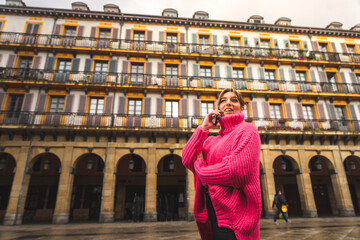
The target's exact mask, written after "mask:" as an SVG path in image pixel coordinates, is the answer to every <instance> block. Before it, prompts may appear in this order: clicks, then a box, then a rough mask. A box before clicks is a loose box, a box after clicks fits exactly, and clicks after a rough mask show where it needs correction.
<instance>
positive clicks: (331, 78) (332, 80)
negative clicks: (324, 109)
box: [326, 72, 339, 92]
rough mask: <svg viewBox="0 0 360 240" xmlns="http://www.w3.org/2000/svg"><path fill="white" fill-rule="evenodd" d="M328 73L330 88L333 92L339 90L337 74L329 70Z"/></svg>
mask: <svg viewBox="0 0 360 240" xmlns="http://www.w3.org/2000/svg"><path fill="white" fill-rule="evenodd" d="M326 75H327V79H328V81H329V84H330V90H331V91H332V92H338V91H339V90H338V87H337V83H336V74H335V73H329V72H327V73H326Z"/></svg>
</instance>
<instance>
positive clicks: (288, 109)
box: [284, 102, 292, 120]
mask: <svg viewBox="0 0 360 240" xmlns="http://www.w3.org/2000/svg"><path fill="white" fill-rule="evenodd" d="M284 107H285V114H286V118H287V119H288V120H289V119H292V113H291V103H289V102H286V103H284Z"/></svg>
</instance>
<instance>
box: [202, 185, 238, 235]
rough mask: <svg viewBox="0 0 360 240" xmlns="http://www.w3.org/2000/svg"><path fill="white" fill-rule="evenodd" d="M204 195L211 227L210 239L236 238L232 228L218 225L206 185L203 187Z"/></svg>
mask: <svg viewBox="0 0 360 240" xmlns="http://www.w3.org/2000/svg"><path fill="white" fill-rule="evenodd" d="M205 195H206V210H207V213H208V215H209V218H210V221H211V225H212V229H213V231H212V236H211V240H236V236H235V233H234V231H233V230H232V229H230V228H226V227H219V226H218V223H217V218H216V214H215V209H214V206H213V204H212V202H211V198H210V195H209V189H208V187H207V186H206V187H205Z"/></svg>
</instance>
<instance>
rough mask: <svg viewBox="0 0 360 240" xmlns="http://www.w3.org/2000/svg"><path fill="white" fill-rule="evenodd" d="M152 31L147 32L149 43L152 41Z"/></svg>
mask: <svg viewBox="0 0 360 240" xmlns="http://www.w3.org/2000/svg"><path fill="white" fill-rule="evenodd" d="M152 33H153V32H152V31H147V32H146V40H147V41H148V42H151V41H152Z"/></svg>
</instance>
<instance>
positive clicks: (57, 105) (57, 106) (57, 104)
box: [49, 96, 65, 113]
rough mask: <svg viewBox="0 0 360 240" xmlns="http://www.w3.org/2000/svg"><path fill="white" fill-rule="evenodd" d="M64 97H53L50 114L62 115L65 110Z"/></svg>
mask: <svg viewBox="0 0 360 240" xmlns="http://www.w3.org/2000/svg"><path fill="white" fill-rule="evenodd" d="M64 100H65V98H64V97H58V96H53V97H51V98H50V108H49V112H51V113H62V112H63V108H64Z"/></svg>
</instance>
